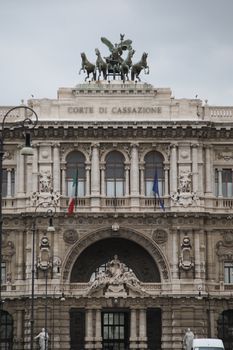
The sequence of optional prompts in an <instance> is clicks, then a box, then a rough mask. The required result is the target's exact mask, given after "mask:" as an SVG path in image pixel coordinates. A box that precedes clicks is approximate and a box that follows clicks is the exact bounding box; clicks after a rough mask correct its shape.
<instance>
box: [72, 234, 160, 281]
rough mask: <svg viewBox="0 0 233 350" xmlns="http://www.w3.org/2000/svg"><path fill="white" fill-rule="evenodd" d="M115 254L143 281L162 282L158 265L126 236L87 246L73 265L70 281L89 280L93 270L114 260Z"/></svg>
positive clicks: (103, 240)
mask: <svg viewBox="0 0 233 350" xmlns="http://www.w3.org/2000/svg"><path fill="white" fill-rule="evenodd" d="M114 255H118V258H119V260H120V261H121V262H123V263H124V264H125V265H126V266H127V267H128V268H130V269H132V270H133V272H134V273H135V274H136V276H137V277H138V279H139V280H140V281H142V282H155V283H159V282H161V278H160V273H159V270H158V267H157V265H156V263H155V261H154V260H153V258H152V257H151V255H150V254H148V252H147V251H146V250H145V249H144V248H142V247H141V246H140V245H139V244H137V243H135V242H133V241H130V240H127V239H124V238H119V237H117V238H115V237H114V238H106V239H102V240H101V241H98V242H95V243H94V244H92V245H90V246H89V247H87V248H86V249H85V250H84V251H83V252H82V253H81V254H80V255H79V257H78V258H77V260H76V262H75V264H74V265H73V268H72V272H71V277H70V282H71V283H73V282H77V283H80V282H88V281H89V280H90V277H91V275H92V273H93V272H95V271H96V270H97V269H98V268H99V267H100V266H101V265H104V264H106V263H107V262H108V261H110V260H112V258H113V257H114Z"/></svg>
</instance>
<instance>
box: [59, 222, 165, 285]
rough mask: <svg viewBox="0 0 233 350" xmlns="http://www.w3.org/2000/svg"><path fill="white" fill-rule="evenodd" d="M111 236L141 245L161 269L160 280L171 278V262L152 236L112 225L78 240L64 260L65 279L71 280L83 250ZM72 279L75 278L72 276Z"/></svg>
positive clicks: (65, 280)
mask: <svg viewBox="0 0 233 350" xmlns="http://www.w3.org/2000/svg"><path fill="white" fill-rule="evenodd" d="M110 238H114V239H116V238H119V239H120V238H122V239H124V240H125V241H124V243H125V242H126V241H130V242H134V243H136V244H137V245H139V246H140V247H141V249H143V250H144V251H145V252H146V253H147V255H148V256H150V257H151V259H152V260H153V261H154V265H155V266H157V270H158V271H159V275H160V279H159V281H160V280H161V282H162V281H167V280H169V279H170V269H169V264H168V262H167V261H166V258H165V256H164V254H163V252H162V250H161V249H160V247H159V246H158V245H157V244H156V243H155V242H154V241H153V240H152V239H151V238H150V237H148V236H145V235H143V234H142V233H139V232H137V231H135V230H132V229H129V228H124V227H122V228H120V229H119V230H118V231H117V232H113V229H112V227H107V228H102V229H100V230H97V231H94V232H92V233H90V234H89V235H86V236H85V237H84V238H81V239H80V240H78V241H77V242H76V244H75V245H74V246H73V247H72V249H71V250H70V252H69V254H68V255H67V258H66V260H65V261H64V265H63V269H62V279H63V281H64V282H67V281H70V280H71V273H72V271H73V266H74V265H75V263H76V261H77V258H78V257H79V256H80V255H81V254H82V252H83V251H85V250H86V249H87V248H88V247H91V246H92V245H93V244H95V243H97V242H98V241H101V240H105V239H110ZM122 242H123V241H122ZM123 247H124V246H122V247H121V248H123ZM117 254H118V255H119V252H117ZM110 258H111V259H112V258H113V256H112V255H111V257H110ZM86 267H87V266H85V268H86ZM92 269H93V267H92ZM92 272H93V271H92ZM89 273H90V272H89ZM138 278H139V279H140V276H138ZM86 279H87V278H86ZM72 280H74V279H73V278H72ZM155 280H156V281H158V279H155V278H154V281H155Z"/></svg>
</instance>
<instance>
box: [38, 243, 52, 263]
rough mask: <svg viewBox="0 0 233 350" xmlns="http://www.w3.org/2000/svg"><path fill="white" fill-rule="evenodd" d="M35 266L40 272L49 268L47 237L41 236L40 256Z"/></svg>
mask: <svg viewBox="0 0 233 350" xmlns="http://www.w3.org/2000/svg"><path fill="white" fill-rule="evenodd" d="M37 266H38V267H39V268H40V269H41V270H47V269H48V268H49V267H50V266H51V261H50V244H49V239H48V237H47V236H43V237H42V238H41V241H40V254H39V257H38V261H37Z"/></svg>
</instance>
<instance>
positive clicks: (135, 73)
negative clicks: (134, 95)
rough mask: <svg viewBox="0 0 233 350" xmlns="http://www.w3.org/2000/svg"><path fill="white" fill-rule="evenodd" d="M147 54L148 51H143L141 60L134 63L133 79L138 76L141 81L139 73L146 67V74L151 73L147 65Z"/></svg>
mask: <svg viewBox="0 0 233 350" xmlns="http://www.w3.org/2000/svg"><path fill="white" fill-rule="evenodd" d="M147 56H148V54H147V53H146V52H143V54H142V58H141V60H140V61H139V62H138V63H135V64H133V65H132V69H131V80H134V78H135V76H136V79H138V81H141V79H140V78H139V74H140V73H141V70H142V69H144V72H145V74H149V67H148V65H147ZM146 69H147V70H146Z"/></svg>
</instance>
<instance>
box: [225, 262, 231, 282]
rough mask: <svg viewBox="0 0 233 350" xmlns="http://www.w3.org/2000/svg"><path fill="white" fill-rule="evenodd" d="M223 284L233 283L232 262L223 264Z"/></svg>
mask: <svg viewBox="0 0 233 350" xmlns="http://www.w3.org/2000/svg"><path fill="white" fill-rule="evenodd" d="M224 282H225V283H233V262H225V263H224Z"/></svg>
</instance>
